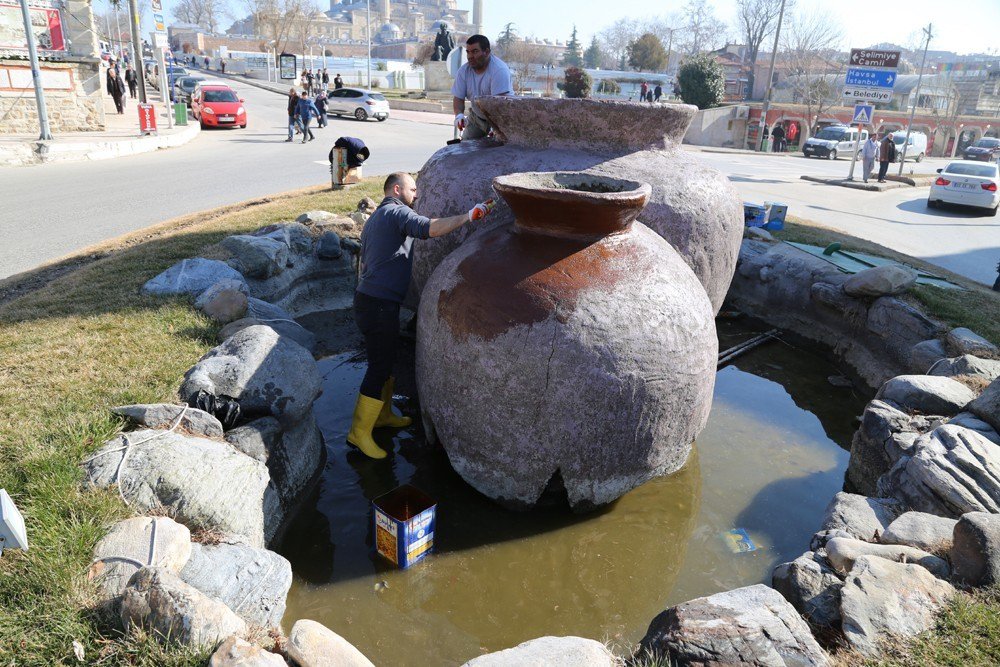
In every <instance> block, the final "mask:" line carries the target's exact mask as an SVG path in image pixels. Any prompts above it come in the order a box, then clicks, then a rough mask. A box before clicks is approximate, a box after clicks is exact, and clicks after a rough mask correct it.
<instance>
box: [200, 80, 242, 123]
mask: <svg viewBox="0 0 1000 667" xmlns="http://www.w3.org/2000/svg"><path fill="white" fill-rule="evenodd" d="M191 113H192V115H194V117H195V119H196V120H198V121H199V122H200V123H201V127H202V129H205V128H206V127H234V126H235V127H246V126H247V110H246V108H245V107H244V106H243V100H242V99H240V97H239V96H237V95H236V91H234V90H233V89H232V88H230V87H229V86H226V85H223V84H208V85H206V84H199V85H198V87H197V88H195V90H194V93H193V94H192V95H191Z"/></svg>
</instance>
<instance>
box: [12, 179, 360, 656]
mask: <svg viewBox="0 0 1000 667" xmlns="http://www.w3.org/2000/svg"><path fill="white" fill-rule="evenodd" d="M378 185H379V184H378V183H376V182H374V180H371V181H369V182H367V183H365V184H363V185H362V186H361V187H359V188H355V189H350V190H346V191H340V192H331V191H329V190H328V189H327V190H322V189H320V188H312V189H310V190H304V191H301V192H298V193H294V194H293V195H289V196H280V197H275V198H271V199H262V200H258V201H256V202H252V203H250V204H244V205H240V206H230V207H225V208H223V209H219V210H217V211H208V212H203V213H200V214H197V215H193V216H188V217H186V218H182V219H178V220H175V221H171V222H168V223H164V224H162V225H159V226H158V227H154V228H151V229H147V230H143V231H142V232H140V233H138V234H134V235H131V236H128V237H124V238H120V239H116V240H115V241H111V242H108V243H106V244H103V245H102V246H100V247H95V248H92V249H88V251H87V252H86V253H84V254H83V258H84V259H79V258H77V259H72V260H68V261H63V262H61V263H58V264H55V265H53V266H49V267H46V268H43V269H41V270H38V271H35V272H32V274H31V275H28V276H22V277H19V278H18V279H17V280H8V281H5V282H4V283H2V284H0V360H2V362H0V405H3V406H4V409H3V413H2V415H0V487H3V488H5V489H7V491H8V492H9V493H10V494H11V496H12V497H13V498H14V500H15V502H16V503H17V505H18V507H19V508H20V509H21V511H22V513H23V514H24V516H25V522H26V523H27V529H28V540H29V545H30V548H29V550H28V551H27V552H21V551H13V550H12V551H7V552H5V553H4V554H3V557H2V558H0V664H4V665H6V664H16V665H19V666H22V665H23V666H27V665H32V666H34V665H38V666H42V665H44V666H46V667H48V666H50V665H60V664H66V665H71V664H73V665H75V664H79V663H78V662H77V660H76V658H75V657H74V653H73V642H74V641H77V642H79V643H80V644H81V645H82V646H83V648H84V651H85V654H86V656H87V664H93V663H94V662H97V661H98V659H99V658H100V663H99V664H107V665H118V664H136V665H184V664H205V656H199V655H197V654H192V653H190V652H186V651H180V650H171V651H164V650H161V649H160V648H159V647H158V646H157V645H156V643H155V642H154V641H152V640H150V639H149V638H148V637H144V636H139V635H137V636H133V637H130V638H126V639H122V638H120V637H118V638H116V637H115V633H114V632H113V631H112V629H111V626H110V625H109V624H108V622H107V619H105V618H102V617H101V614H99V613H97V612H95V611H92V610H91V609H92V607H93V599H94V598H93V592H92V588H91V586H90V584H89V583H88V582H87V581H86V579H85V576H84V575H85V572H86V570H87V568H88V566H89V564H90V559H91V554H92V551H93V547H94V544H95V542H96V541H97V540H98V539H100V537H102V536H103V534H104V533H105V532H106V530H107V528H108V527H109V526H110V524H112V523H113V522H115V521H117V520H119V519H122V518H125V517H127V516H129V515H130V514H131V511H130V509H129V508H128V507H126V506H125V505H123V504H122V502H121V500H120V499H119V498H118V496H117V494H115V493H107V492H90V491H85V490H83V489H81V486H80V483H81V480H82V472H81V470H80V468H79V462H80V461H81V460H82V459H83V458H84V457H85V456H86V455H87V454H88V453H89V452H91V451H93V450H94V449H95V448H96V447H97V446H98V445H99V444H100V443H101V442H102V441H104V440H105V439H107V438H110V437H111V436H112V435H113V434H114V433H115V432H116V431H118V430H119V428H120V426H121V422H120V421H119V420H118V419H117V418H112V416H111V415H110V414H109V413H108V408H110V407H112V406H114V405H121V404H126V403H153V402H159V401H172V400H175V399H176V394H175V392H176V389H177V387H178V386H179V384H180V380H181V377H182V376H183V374H184V372H185V371H186V370H187V369H188V368H189V367H190V366H191V365H192V364H193V363H194V362H195V361H197V360H198V358H199V357H200V356H201V355H202V354H204V353H205V352H206V351H207V350H208V349H210V348H211V347H213V346H214V345H216V340H215V335H216V332H217V326H215V325H213V323H212V322H210V321H209V320H208V319H207V318H205V317H203V316H202V315H201V314H200V313H198V312H197V311H195V310H194V309H193V308H192V307H191V306H190V305H189V304H188V303H187V301H186V300H183V299H174V300H163V299H157V298H147V297H142V296H140V295H139V293H138V289H139V287H140V286H141V285H142V283H143V282H145V281H146V280H147V279H149V278H151V277H153V276H154V275H156V274H157V273H159V272H160V271H162V270H163V269H166V268H167V267H168V266H170V265H172V264H174V263H175V262H177V261H179V260H181V259H184V258H187V257H193V256H197V255H199V254H203V253H204V251H206V250H207V251H208V254H211V251H212V248H211V246H212V245H213V244H215V243H217V242H218V241H219V240H221V239H222V238H223V237H225V236H227V235H229V234H234V233H244V232H249V231H252V230H254V229H257V228H258V227H260V226H262V225H266V224H269V223H271V222H279V221H285V220H294V219H295V218H296V217H297V216H298V215H299V214H300V213H302V212H303V211H307V210H311V209H324V210H328V211H333V212H344V213H346V212H349V211H352V210H354V208H355V205H356V203H357V201H358V200H359V199H360V198H361V197H363V196H366V195H367V196H372V197H375V196H376V195H378V191H379V187H378ZM94 257H97V258H98V259H96V260H93V259H92V258H94ZM52 276H57V277H56V278H55V279H54V280H52V281H51V282H49V283H48V284H46V285H45V286H44V287H41V288H40V289H34V290H33V291H30V292H28V293H22V292H23V290H22V289H20V286H21V284H24V283H27V284H28V285H29V286H31V287H37V286H38V285H39V283H41V282H43V281H45V280H47V279H48V278H51V277H52ZM18 294H20V296H18Z"/></svg>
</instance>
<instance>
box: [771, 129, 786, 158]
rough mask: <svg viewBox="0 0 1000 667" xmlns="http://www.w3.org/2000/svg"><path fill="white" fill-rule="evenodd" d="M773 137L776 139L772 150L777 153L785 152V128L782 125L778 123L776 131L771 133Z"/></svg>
mask: <svg viewBox="0 0 1000 667" xmlns="http://www.w3.org/2000/svg"><path fill="white" fill-rule="evenodd" d="M771 138H772V139H773V141H774V147H773V148H772V150H773V151H774V152H775V153H784V152H785V128H784V127H783V126H782V125H780V124H779V125H776V126H775V128H774V132H772V133H771Z"/></svg>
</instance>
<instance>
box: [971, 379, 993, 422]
mask: <svg viewBox="0 0 1000 667" xmlns="http://www.w3.org/2000/svg"><path fill="white" fill-rule="evenodd" d="M969 412H971V413H972V414H974V415H975V416H976V417H979V418H980V419H982V420H983V421H984V422H986V423H987V424H989V425H990V426H992V427H993V429H994V430H995V431H1000V379H998V380H993V382H991V383H990V385H989V386H988V387H986V389H984V390H983V393H982V394H980V395H979V398H977V399H976V400H974V401H972V403H969Z"/></svg>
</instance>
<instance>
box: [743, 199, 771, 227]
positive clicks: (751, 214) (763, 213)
mask: <svg viewBox="0 0 1000 667" xmlns="http://www.w3.org/2000/svg"><path fill="white" fill-rule="evenodd" d="M743 221H744V223H745V224H746V226H747V227H763V226H764V225H765V224H766V223H767V208H766V207H764V206H761V205H760V204H751V203H750V202H743Z"/></svg>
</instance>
